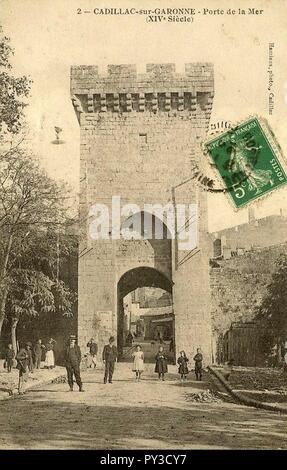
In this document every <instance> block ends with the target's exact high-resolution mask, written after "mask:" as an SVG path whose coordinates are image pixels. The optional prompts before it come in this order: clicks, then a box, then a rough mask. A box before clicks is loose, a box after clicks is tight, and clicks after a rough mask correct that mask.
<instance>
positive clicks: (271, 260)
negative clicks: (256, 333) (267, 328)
mask: <svg viewBox="0 0 287 470" xmlns="http://www.w3.org/2000/svg"><path fill="white" fill-rule="evenodd" d="M286 253H287V244H286V243H285V244H282V245H278V246H272V247H266V248H261V249H257V250H253V251H249V252H246V253H245V254H242V255H241V256H237V257H234V258H231V259H229V260H221V261H219V260H217V263H218V266H219V267H215V268H212V269H211V271H210V285H211V301H212V308H211V319H212V330H213V344H214V346H213V352H214V359H216V356H217V353H218V352H217V351H216V349H217V346H218V344H217V343H218V339H219V338H220V336H222V335H224V334H225V333H226V332H227V331H228V330H229V328H230V327H231V324H232V323H233V322H243V323H244V322H250V321H252V320H254V318H255V316H256V313H257V309H258V307H259V306H260V305H261V302H262V300H263V299H264V297H265V295H266V288H267V286H268V284H269V283H270V281H271V278H272V274H273V273H274V272H275V271H276V269H277V266H276V260H278V259H280V258H281V257H282V256H283V255H286Z"/></svg>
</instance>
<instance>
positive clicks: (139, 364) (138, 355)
mask: <svg viewBox="0 0 287 470" xmlns="http://www.w3.org/2000/svg"><path fill="white" fill-rule="evenodd" d="M133 358H134V363H133V371H134V372H135V373H136V381H137V382H139V381H140V378H141V374H142V372H143V371H144V353H143V351H142V348H141V346H140V345H139V344H138V345H137V346H136V350H135V352H134V353H133Z"/></svg>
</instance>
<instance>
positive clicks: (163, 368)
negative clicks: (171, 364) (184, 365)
mask: <svg viewBox="0 0 287 470" xmlns="http://www.w3.org/2000/svg"><path fill="white" fill-rule="evenodd" d="M154 371H155V372H157V373H158V378H159V380H164V374H166V373H167V356H166V355H165V353H164V351H163V347H162V346H160V347H159V349H158V353H157V355H156V356H155V370H154Z"/></svg>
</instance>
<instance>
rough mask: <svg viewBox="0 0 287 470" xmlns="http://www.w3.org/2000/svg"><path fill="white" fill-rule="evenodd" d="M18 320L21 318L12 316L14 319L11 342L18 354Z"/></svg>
mask: <svg viewBox="0 0 287 470" xmlns="http://www.w3.org/2000/svg"><path fill="white" fill-rule="evenodd" d="M18 322H19V318H12V321H11V343H12V347H13V349H14V351H15V354H17V336H16V329H17V325H18Z"/></svg>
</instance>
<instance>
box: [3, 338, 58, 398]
mask: <svg viewBox="0 0 287 470" xmlns="http://www.w3.org/2000/svg"><path fill="white" fill-rule="evenodd" d="M55 343H56V341H55V340H54V339H53V338H50V339H49V341H48V342H47V344H46V345H44V344H42V340H41V339H38V340H37V342H36V343H35V344H34V346H33V344H32V343H31V342H30V341H28V342H27V343H25V344H23V345H22V346H21V347H20V348H19V350H18V352H15V351H14V349H13V346H12V344H8V346H7V349H6V352H5V361H4V366H5V368H6V370H7V372H8V373H10V372H11V371H12V368H13V366H14V363H15V362H16V369H18V371H19V382H18V391H19V394H22V393H23V387H24V382H25V380H26V378H27V374H28V372H31V373H33V370H34V369H40V367H41V362H42V356H43V354H44V353H45V362H44V367H45V368H47V369H53V368H54V367H55V354H54V345H55Z"/></svg>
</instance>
